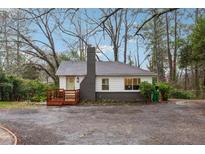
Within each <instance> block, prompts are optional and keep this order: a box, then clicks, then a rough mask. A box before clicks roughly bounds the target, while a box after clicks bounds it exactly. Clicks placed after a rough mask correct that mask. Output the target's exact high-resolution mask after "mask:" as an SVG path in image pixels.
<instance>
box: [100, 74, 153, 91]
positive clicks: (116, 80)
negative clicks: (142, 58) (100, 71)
mask: <svg viewBox="0 0 205 154" xmlns="http://www.w3.org/2000/svg"><path fill="white" fill-rule="evenodd" d="M135 77H136V78H140V79H141V82H143V81H147V82H149V83H152V77H151V76H132V77H129V76H127V77H105V76H103V77H96V92H133V91H139V90H125V89H124V79H125V78H135ZM103 78H108V79H109V90H102V79H103Z"/></svg>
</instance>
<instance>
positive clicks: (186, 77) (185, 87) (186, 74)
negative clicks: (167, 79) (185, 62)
mask: <svg viewBox="0 0 205 154" xmlns="http://www.w3.org/2000/svg"><path fill="white" fill-rule="evenodd" d="M187 79H188V73H187V67H186V68H185V83H184V90H187Z"/></svg>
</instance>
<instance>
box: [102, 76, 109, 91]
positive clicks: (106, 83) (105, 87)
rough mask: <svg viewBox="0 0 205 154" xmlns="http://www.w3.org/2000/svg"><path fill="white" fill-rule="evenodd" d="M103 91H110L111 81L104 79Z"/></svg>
mask: <svg viewBox="0 0 205 154" xmlns="http://www.w3.org/2000/svg"><path fill="white" fill-rule="evenodd" d="M102 90H109V79H108V78H104V79H102Z"/></svg>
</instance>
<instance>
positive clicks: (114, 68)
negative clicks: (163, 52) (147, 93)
mask: <svg viewBox="0 0 205 154" xmlns="http://www.w3.org/2000/svg"><path fill="white" fill-rule="evenodd" d="M86 67H87V62H74V61H64V62H62V63H61V64H60V66H59V68H58V70H57V72H56V75H59V76H66V75H72V76H75V75H86V74H87V69H86ZM96 75H98V76H106V75H107V76H126V75H128V76H129V75H142V76H155V75H156V73H153V72H150V71H147V70H143V69H141V68H138V67H135V66H130V65H128V64H123V63H119V62H98V61H97V62H96Z"/></svg>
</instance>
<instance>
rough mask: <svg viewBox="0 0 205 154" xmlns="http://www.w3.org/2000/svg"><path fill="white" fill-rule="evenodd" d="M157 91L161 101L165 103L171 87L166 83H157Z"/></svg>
mask: <svg viewBox="0 0 205 154" xmlns="http://www.w3.org/2000/svg"><path fill="white" fill-rule="evenodd" d="M157 85H158V87H159V91H160V93H161V97H162V100H163V101H167V100H168V98H169V94H170V90H171V86H170V85H169V84H168V83H166V82H159V83H158V84H157Z"/></svg>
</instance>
